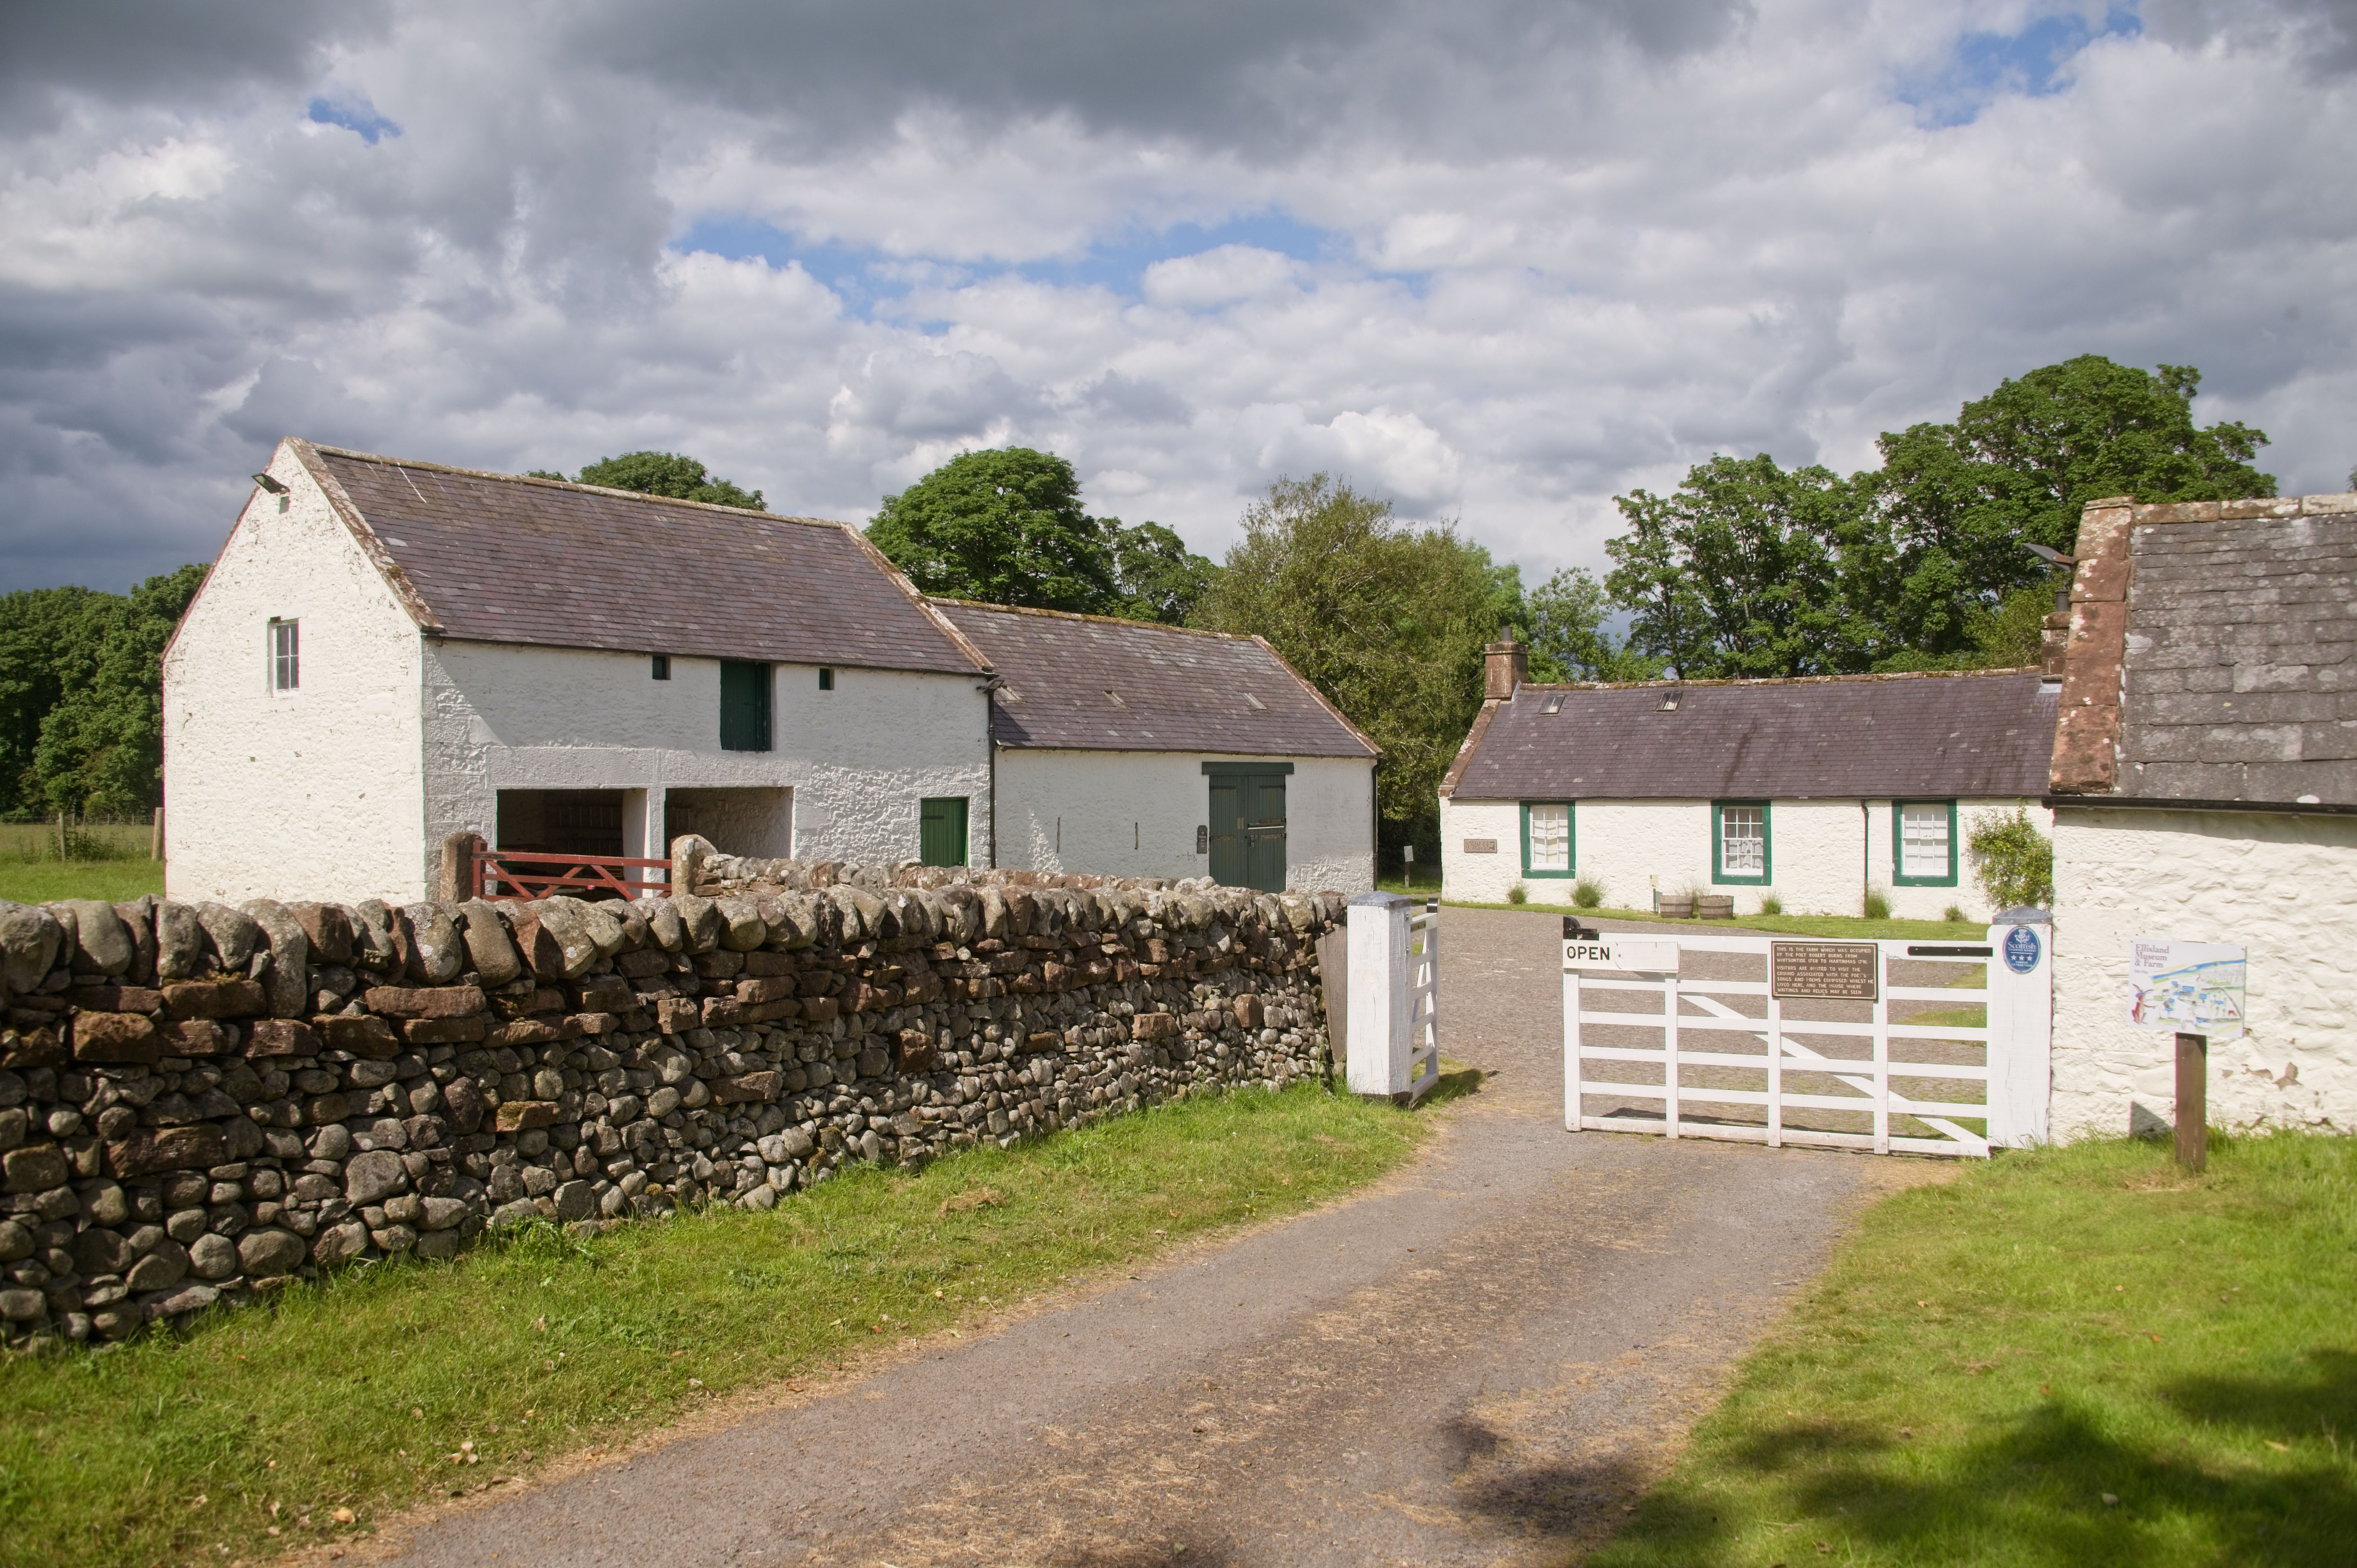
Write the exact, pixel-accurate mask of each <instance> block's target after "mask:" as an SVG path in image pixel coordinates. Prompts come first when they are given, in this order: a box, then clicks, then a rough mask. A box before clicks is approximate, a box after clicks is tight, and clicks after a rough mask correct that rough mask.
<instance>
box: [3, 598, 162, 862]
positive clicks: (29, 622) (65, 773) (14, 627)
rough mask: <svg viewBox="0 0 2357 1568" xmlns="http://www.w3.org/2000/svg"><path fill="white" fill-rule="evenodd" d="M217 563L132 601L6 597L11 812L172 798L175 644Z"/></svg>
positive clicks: (128, 807) (136, 806) (109, 807)
mask: <svg viewBox="0 0 2357 1568" xmlns="http://www.w3.org/2000/svg"><path fill="white" fill-rule="evenodd" d="M206 570H207V569H206V568H205V567H204V566H202V565H197V564H190V565H187V566H183V567H181V568H180V569H179V570H178V571H177V572H170V573H167V574H166V575H163V576H160V577H150V578H149V579H147V581H145V583H142V584H141V585H139V586H138V587H136V588H135V589H133V590H132V592H131V593H130V595H129V596H127V597H126V596H120V595H115V594H105V593H98V592H95V591H93V590H91V589H88V588H48V589H36V590H32V591H29V592H25V593H16V594H10V595H8V596H7V597H6V598H5V599H0V811H7V812H8V813H10V814H13V815H20V816H21V815H30V814H32V813H34V812H40V813H42V814H47V813H48V812H50V811H82V812H88V813H91V814H94V815H101V816H118V815H133V814H137V813H140V812H144V811H149V810H151V809H153V808H154V807H155V806H156V804H157V803H158V802H159V801H160V800H162V799H163V776H162V765H163V756H164V723H163V711H164V710H163V669H162V657H163V651H164V645H165V644H166V643H167V642H168V641H169V640H171V636H172V630H173V628H175V627H177V626H178V624H179V621H180V617H181V614H182V613H183V612H184V611H186V610H187V608H188V601H189V600H190V599H191V598H193V597H195V596H196V591H197V588H198V586H199V585H200V584H202V583H203V581H204V578H205V572H206Z"/></svg>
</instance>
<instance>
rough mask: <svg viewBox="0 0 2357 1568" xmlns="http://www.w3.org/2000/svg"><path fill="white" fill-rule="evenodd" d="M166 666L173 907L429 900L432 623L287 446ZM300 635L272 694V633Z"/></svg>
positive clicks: (168, 866) (167, 827)
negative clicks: (427, 752)
mask: <svg viewBox="0 0 2357 1568" xmlns="http://www.w3.org/2000/svg"><path fill="white" fill-rule="evenodd" d="M269 471H270V473H271V475H272V477H273V478H276V479H277V480H278V481H279V482H280V483H282V484H284V485H285V486H286V487H287V490H288V493H287V494H286V495H285V496H274V495H271V494H269V493H267V492H266V491H263V490H258V489H257V490H256V491H255V492H254V495H253V499H252V500H251V501H249V502H248V503H247V505H246V508H245V510H244V512H243V513H242V514H241V515H240V517H239V518H238V521H237V525H236V527H235V528H234V529H232V530H231V532H230V537H229V542H227V543H226V544H224V545H223V546H222V547H221V557H220V559H219V560H218V561H216V562H215V563H214V564H213V569H212V572H211V574H210V575H209V576H208V577H207V578H206V580H205V585H204V587H203V589H202V590H201V591H200V592H199V594H198V596H197V598H196V602H195V603H194V604H193V605H191V606H190V607H189V608H188V615H187V616H186V618H184V619H183V620H182V622H181V625H180V628H179V632H178V636H177V637H176V638H175V639H174V640H173V642H172V645H171V647H170V648H169V649H168V650H167V652H166V654H165V657H164V666H163V676H164V807H165V810H164V832H165V874H164V875H165V886H166V889H167V892H168V893H169V894H170V896H171V897H174V898H180V899H201V898H220V899H225V900H234V899H242V898H253V897H267V896H282V897H283V896H285V895H286V894H287V893H288V892H289V890H291V889H300V890H301V893H302V896H304V897H313V898H339V899H356V898H366V897H402V898H417V897H423V896H424V895H425V892H426V891H427V886H426V884H425V882H424V881H423V880H421V872H420V864H421V862H420V857H419V853H418V844H419V840H420V834H421V827H420V823H421V821H422V818H423V799H424V794H423V769H422V768H421V765H420V757H419V746H418V741H419V716H418V702H417V696H418V683H419V679H420V657H421V653H420V649H419V645H418V636H417V625H416V622H415V621H414V620H412V619H411V618H410V617H409V615H408V613H407V612H406V611H405V610H404V608H403V607H402V606H401V604H400V602H399V601H398V600H397V599H395V598H394V597H393V593H392V591H391V590H390V589H389V588H388V587H387V586H386V585H385V582H384V579H383V577H382V575H379V573H378V571H377V568H376V566H375V565H374V564H373V563H371V561H370V559H369V558H368V556H367V554H366V553H364V552H363V551H362V550H361V546H360V544H359V542H357V541H356V540H355V539H354V538H353V537H352V535H351V533H350V531H349V530H347V529H346V528H345V527H344V525H343V523H342V521H340V520H339V518H338V516H337V515H336V513H335V511H334V510H333V509H332V508H331V507H330V505H329V503H328V499H327V497H326V495H325V494H323V493H322V492H321V491H320V489H318V487H317V485H316V484H315V483H314V482H313V481H312V479H311V477H310V475H309V474H308V473H307V472H306V471H305V469H304V468H303V466H302V465H301V463H299V462H298V461H296V458H295V457H294V456H292V455H290V454H289V453H287V452H286V451H285V450H284V449H283V448H282V449H281V450H280V452H279V453H278V455H277V456H275V457H274V458H273V459H272V462H271V466H270V470H269ZM274 617H278V618H285V619H291V620H295V621H296V622H297V623H298V626H299V628H300V630H299V646H300V664H299V671H300V683H299V685H298V686H297V687H296V690H294V691H292V692H274V691H273V690H272V684H271V672H270V650H269V636H270V633H269V623H270V621H271V619H272V618H274Z"/></svg>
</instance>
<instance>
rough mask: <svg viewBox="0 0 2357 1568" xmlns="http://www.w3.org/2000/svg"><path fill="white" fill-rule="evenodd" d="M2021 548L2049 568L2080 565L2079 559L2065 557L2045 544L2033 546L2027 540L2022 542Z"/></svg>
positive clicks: (2073, 556)
mask: <svg viewBox="0 0 2357 1568" xmlns="http://www.w3.org/2000/svg"><path fill="white" fill-rule="evenodd" d="M2021 547H2022V548H2023V549H2024V550H2027V551H2029V553H2031V554H2032V555H2035V556H2037V557H2038V558H2039V559H2040V561H2043V562H2045V563H2046V564H2048V565H2049V566H2076V565H2077V564H2079V559H2078V557H2077V556H2075V555H2065V554H2063V553H2062V552H2061V551H2060V550H2055V549H2050V548H2049V547H2048V546H2046V545H2043V544H2032V543H2031V542H2029V540H2027V539H2025V540H2023V541H2022V542H2021Z"/></svg>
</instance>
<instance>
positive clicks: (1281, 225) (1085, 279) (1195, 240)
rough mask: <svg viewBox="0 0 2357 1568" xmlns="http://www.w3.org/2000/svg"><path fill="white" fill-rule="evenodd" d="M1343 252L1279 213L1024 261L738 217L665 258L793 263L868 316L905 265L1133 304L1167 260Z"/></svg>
mask: <svg viewBox="0 0 2357 1568" xmlns="http://www.w3.org/2000/svg"><path fill="white" fill-rule="evenodd" d="M1348 243H1349V242H1347V241H1346V240H1345V239H1344V238H1343V237H1342V236H1340V235H1339V234H1336V233H1334V232H1332V231H1329V230H1325V229H1319V228H1318V227H1316V226H1314V225H1312V224H1308V223H1303V222H1301V221H1299V220H1297V219H1294V218H1293V217H1291V216H1289V215H1287V214H1286V213H1283V212H1278V211H1265V212H1255V213H1251V214H1248V215H1246V216H1244V217H1241V218H1232V219H1230V220H1227V221H1226V222H1224V223H1214V224H1201V223H1174V224H1172V225H1170V226H1169V227H1168V228H1166V229H1145V228H1137V229H1132V230H1129V231H1125V232H1124V233H1122V234H1120V235H1118V236H1116V237H1114V238H1112V239H1108V240H1103V241H1100V242H1097V243H1096V244H1093V245H1092V246H1090V247H1089V249H1088V251H1087V252H1086V253H1085V254H1082V255H1079V256H1073V257H1057V258H1049V259H1045V260H1039V261H1028V262H1013V263H1007V262H983V263H974V262H947V261H942V260H940V259H938V258H928V257H914V256H893V255H888V254H886V253H885V252H882V251H877V250H873V249H870V248H867V247H864V246H849V245H836V244H831V243H826V242H811V241H805V240H800V239H797V238H795V237H794V236H793V235H792V234H790V233H788V232H786V231H784V230H781V229H780V228H778V227H777V226H775V225H774V224H770V223H767V222H764V221H762V220H759V219H755V218H744V217H713V218H703V219H698V220H696V221H695V222H694V223H693V224H691V225H690V226H689V228H688V230H687V232H685V233H684V234H682V235H681V236H680V237H679V238H678V239H676V240H674V241H673V242H672V249H673V250H674V251H678V252H682V253H687V252H695V251H702V252H706V253H708V254H711V255H715V256H722V257H726V259H728V260H730V261H747V260H751V259H754V258H759V260H761V261H763V262H766V263H769V264H770V266H773V267H782V266H784V265H786V263H789V262H799V263H802V270H803V271H804V272H806V273H808V274H811V276H812V277H813V278H816V279H817V280H818V281H819V282H820V283H823V284H824V285H826V286H827V287H828V288H830V289H832V290H833V291H834V293H835V295H837V296H838V297H839V298H841V299H842V300H843V301H844V304H845V307H846V308H847V309H849V310H851V311H852V312H853V313H855V314H856V315H859V316H862V317H866V316H867V315H868V314H869V313H870V312H871V311H872V310H873V308H874V307H875V306H877V305H878V304H881V303H883V302H886V301H888V300H892V299H897V298H899V297H900V296H902V295H905V294H907V293H908V291H909V287H910V286H911V285H910V283H909V273H910V271H911V270H912V268H911V263H931V272H932V273H933V275H935V276H937V277H943V278H944V279H945V281H979V280H982V279H986V278H992V277H1021V278H1028V279H1029V280H1031V281H1033V282H1035V283H1044V284H1050V285H1055V286H1057V287H1060V288H1086V287H1092V286H1093V287H1099V288H1104V289H1109V290H1111V291H1112V292H1113V293H1114V294H1117V295H1123V296H1125V297H1128V298H1135V297H1136V295H1137V293H1138V288H1139V283H1140V280H1141V279H1142V278H1143V277H1144V276H1145V274H1146V268H1148V267H1150V266H1152V265H1153V264H1154V263H1157V262H1162V261H1168V260H1170V259H1172V258H1173V257H1177V256H1193V255H1200V254H1201V253H1202V252H1205V251H1211V250H1216V249H1218V248H1219V247H1220V246H1222V245H1251V246H1254V247H1256V248H1258V249H1260V250H1264V251H1275V252H1278V253H1280V254H1283V255H1287V256H1291V257H1293V258H1294V259H1296V260H1297V261H1317V260H1319V259H1321V258H1326V257H1330V256H1335V255H1338V254H1342V253H1345V252H1347V249H1348Z"/></svg>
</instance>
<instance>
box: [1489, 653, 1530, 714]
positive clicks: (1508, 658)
mask: <svg viewBox="0 0 2357 1568" xmlns="http://www.w3.org/2000/svg"><path fill="white" fill-rule="evenodd" d="M1481 651H1482V653H1483V654H1484V655H1485V656H1486V659H1487V660H1488V664H1489V675H1488V679H1487V680H1486V681H1485V682H1483V684H1482V689H1481V695H1482V697H1483V698H1484V699H1485V700H1486V701H1489V702H1492V703H1502V702H1505V701H1507V700H1508V699H1510V698H1511V697H1512V696H1513V694H1514V688H1515V687H1517V686H1519V685H1521V684H1522V683H1523V682H1525V681H1527V680H1529V679H1530V678H1531V660H1530V655H1529V654H1528V653H1527V652H1525V651H1524V650H1523V645H1522V644H1521V643H1519V642H1493V643H1491V644H1490V645H1489V646H1488V647H1487V648H1485V649H1483V650H1481Z"/></svg>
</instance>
